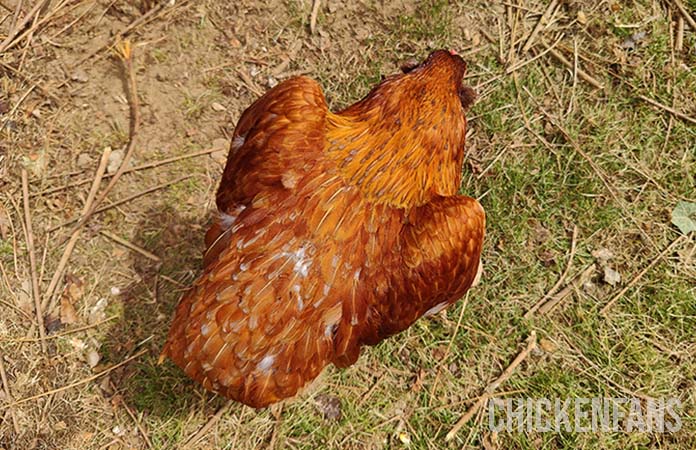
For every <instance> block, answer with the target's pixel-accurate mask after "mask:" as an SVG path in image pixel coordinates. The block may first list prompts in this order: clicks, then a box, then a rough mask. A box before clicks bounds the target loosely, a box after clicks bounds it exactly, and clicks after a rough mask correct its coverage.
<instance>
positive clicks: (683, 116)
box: [638, 94, 696, 124]
mask: <svg viewBox="0 0 696 450" xmlns="http://www.w3.org/2000/svg"><path fill="white" fill-rule="evenodd" d="M638 98H639V99H641V100H643V101H644V102H648V103H650V104H651V105H653V106H657V107H658V108H660V109H664V110H665V111H667V112H668V113H670V114H673V115H674V116H676V117H679V118H680V119H683V120H686V121H687V122H691V123H693V124H696V119H695V118H693V117H691V116H687V115H686V114H684V113H683V112H681V111H677V110H676V109H674V108H672V107H671V106H667V105H663V104H662V103H660V102H658V101H655V100H653V99H651V98H648V97H646V96H644V95H641V94H638Z"/></svg>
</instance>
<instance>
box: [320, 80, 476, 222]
mask: <svg viewBox="0 0 696 450" xmlns="http://www.w3.org/2000/svg"><path fill="white" fill-rule="evenodd" d="M454 86H456V84H455V83H453V82H451V81H450V80H447V79H440V80H438V79H437V78H435V77H433V76H432V75H430V76H429V77H428V78H425V77H419V76H413V74H407V75H398V76H394V77H390V78H387V79H386V80H385V81H383V82H382V83H381V84H380V85H379V86H378V87H376V88H375V89H374V90H372V92H370V94H368V96H367V97H366V98H365V99H363V100H361V101H359V102H358V103H356V104H354V105H352V106H350V107H349V108H347V109H346V110H344V111H341V112H339V113H337V114H333V113H329V114H328V116H327V128H328V129H327V139H328V142H327V153H328V155H329V156H330V157H331V158H332V159H333V160H334V161H335V163H336V165H337V166H338V168H339V171H340V173H341V174H342V176H343V177H344V178H345V180H346V182H347V183H348V184H350V185H353V186H357V187H358V188H359V189H360V190H361V191H362V192H363V194H364V195H365V196H366V198H367V199H368V200H369V201H374V202H376V203H386V204H389V205H391V206H393V207H396V208H406V209H409V208H412V207H414V206H419V205H422V204H425V203H427V202H428V201H430V200H431V199H432V198H433V197H434V196H436V195H442V196H450V195H454V194H456V192H457V190H458V189H459V184H460V181H461V165H462V159H463V157H464V136H465V134H466V118H465V116H464V108H463V106H462V103H461V101H460V99H459V96H458V94H457V90H456V88H455V87H454Z"/></svg>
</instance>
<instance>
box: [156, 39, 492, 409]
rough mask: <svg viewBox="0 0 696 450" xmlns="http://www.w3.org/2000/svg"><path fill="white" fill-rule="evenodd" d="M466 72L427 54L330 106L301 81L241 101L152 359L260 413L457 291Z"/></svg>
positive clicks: (468, 231)
mask: <svg viewBox="0 0 696 450" xmlns="http://www.w3.org/2000/svg"><path fill="white" fill-rule="evenodd" d="M465 71H466V63H465V62H464V60H463V59H462V58H461V57H460V56H458V55H456V53H454V52H447V51H443V50H439V51H435V52H433V53H432V54H430V56H429V57H428V58H427V60H425V61H424V62H423V63H421V64H420V65H417V66H415V67H409V68H404V73H403V74H399V75H393V76H390V77H387V78H385V79H384V80H383V81H382V82H381V83H380V84H379V85H378V86H377V87H375V88H374V89H372V91H371V92H370V93H369V94H368V95H367V97H365V98H364V99H363V100H361V101H359V102H357V103H356V104H354V105H352V106H350V107H348V108H346V109H345V110H343V111H341V112H339V113H332V112H331V111H329V110H328V108H327V105H326V101H325V99H324V96H323V94H322V91H321V88H320V87H319V85H318V84H317V83H316V82H315V81H313V80H311V79H309V78H306V77H297V78H292V79H290V80H287V81H285V82H283V83H281V84H279V85H278V86H276V87H275V88H273V89H271V90H270V91H268V92H267V93H266V94H265V95H264V96H263V97H261V98H260V99H258V100H257V101H256V102H255V103H254V104H252V105H251V106H250V107H249V108H248V109H247V110H246V111H245V112H244V113H243V114H242V116H241V118H240V120H239V123H238V124H237V128H236V129H235V132H234V136H233V138H232V144H231V149H230V153H229V156H228V160H227V165H226V167H225V170H224V174H223V176H222V182H221V184H220V188H219V190H218V192H217V197H216V201H217V207H218V209H219V218H218V219H217V220H216V222H215V223H214V224H213V225H212V227H211V228H210V230H209V231H208V233H207V234H206V245H207V246H208V249H207V251H206V254H205V257H204V266H205V268H204V271H203V274H202V275H201V276H200V277H199V278H198V279H197V280H196V282H195V283H194V285H193V286H192V287H191V289H190V290H189V291H188V292H187V293H186V294H184V296H183V298H182V299H181V301H180V303H179V305H178V307H177V309H176V313H175V316H174V321H173V324H172V327H171V330H170V332H169V337H168V339H167V343H166V344H165V346H164V350H163V352H162V358H165V357H169V358H171V359H172V360H173V361H174V362H175V363H176V364H177V365H178V366H180V367H181V368H182V369H183V370H184V371H185V372H186V374H187V375H188V376H190V377H191V378H193V379H194V380H196V381H198V382H200V383H201V384H202V385H203V386H204V387H205V388H206V389H209V390H211V391H214V392H217V393H219V394H221V395H224V396H226V397H229V398H232V399H235V400H237V401H240V402H242V403H245V404H247V405H250V406H253V407H257V408H258V407H264V406H267V405H269V404H271V403H274V402H277V401H279V400H282V399H284V398H288V397H291V396H294V395H295V394H296V393H297V391H298V390H299V389H300V388H301V387H303V386H304V385H305V384H306V383H308V382H309V381H311V380H313V379H314V378H315V377H316V376H317V375H319V373H320V372H321V371H322V369H323V368H324V367H325V366H326V365H327V364H328V363H333V364H335V365H336V366H338V367H347V366H349V365H351V364H353V363H354V362H355V361H356V359H357V358H358V354H359V353H360V348H361V346H363V345H374V344H377V343H378V342H380V341H381V340H383V339H384V338H386V337H388V336H391V335H393V334H395V333H398V332H400V331H402V330H404V329H406V328H407V327H408V326H410V325H411V324H412V323H413V322H415V321H416V320H417V319H418V318H420V317H421V316H423V315H427V314H433V313H436V312H437V311H439V310H441V309H442V308H444V307H446V306H448V305H449V304H451V303H453V302H455V301H457V300H458V299H459V298H461V296H462V295H463V294H464V292H465V291H466V290H467V289H468V288H469V287H470V286H471V284H472V282H473V281H474V277H475V276H476V274H477V270H478V268H479V259H480V254H481V246H482V244H483V236H484V222H485V216H484V212H483V209H482V208H481V205H480V204H479V203H478V202H477V201H476V200H474V199H472V198H469V197H465V196H458V195H456V193H457V190H458V188H459V185H460V179H461V166H462V160H463V157H464V138H465V134H466V118H465V115H464V113H465V111H466V110H467V108H468V107H469V105H470V104H471V103H472V101H473V100H474V97H475V95H474V93H473V91H472V90H471V88H468V87H464V86H463V85H462V79H463V76H464V73H465Z"/></svg>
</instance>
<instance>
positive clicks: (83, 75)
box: [70, 69, 89, 83]
mask: <svg viewBox="0 0 696 450" xmlns="http://www.w3.org/2000/svg"><path fill="white" fill-rule="evenodd" d="M70 79H71V80H73V81H77V82H78V83H87V82H88V81H89V76H87V72H85V71H84V70H82V69H77V70H76V71H75V72H73V73H72V75H70Z"/></svg>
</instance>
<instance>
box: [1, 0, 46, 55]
mask: <svg viewBox="0 0 696 450" xmlns="http://www.w3.org/2000/svg"><path fill="white" fill-rule="evenodd" d="M47 3H48V0H42V1H40V2H37V3H36V5H34V7H33V8H32V9H31V11H29V12H28V13H27V14H26V15H25V16H24V17H23V18H22V20H21V21H20V22H19V23H16V24H15V25H14V26H13V27H12V28H11V29H10V32H9V33H8V34H7V37H6V38H5V40H4V41H2V44H0V53H4V52H5V51H6V50H9V49H10V48H11V47H13V46H14V45H15V43H16V42H18V40H16V39H15V37H16V36H17V35H18V34H19V33H20V32H21V31H22V30H23V29H24V27H26V26H27V24H28V23H29V22H30V21H32V20H34V17H35V16H36V15H37V14H39V12H40V10H41V9H43V7H44V6H45V5H46V4H47ZM21 6H22V2H19V3H18V4H17V13H19V10H20V8H21ZM16 17H17V16H16V15H15V18H16Z"/></svg>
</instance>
